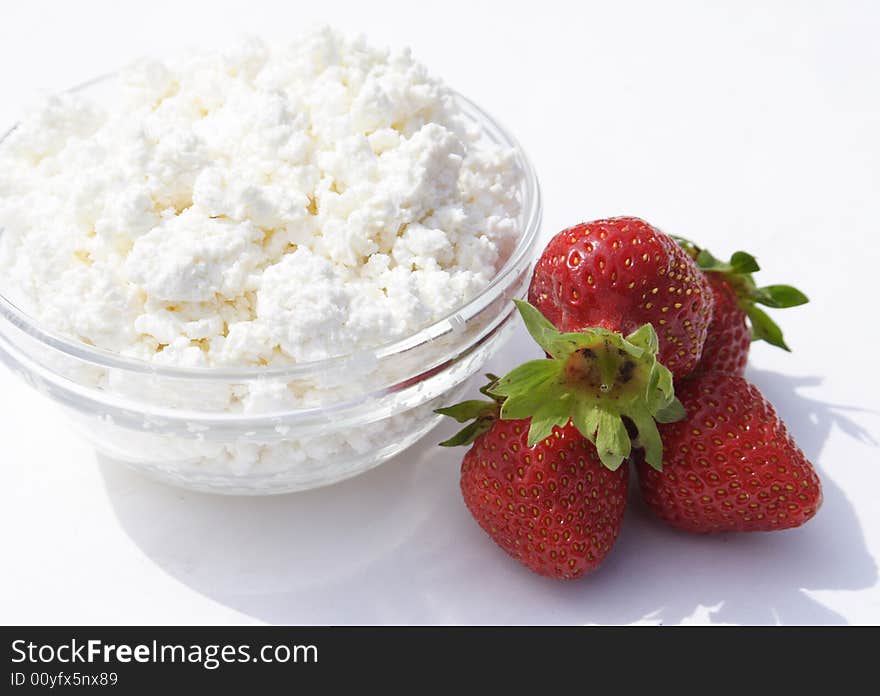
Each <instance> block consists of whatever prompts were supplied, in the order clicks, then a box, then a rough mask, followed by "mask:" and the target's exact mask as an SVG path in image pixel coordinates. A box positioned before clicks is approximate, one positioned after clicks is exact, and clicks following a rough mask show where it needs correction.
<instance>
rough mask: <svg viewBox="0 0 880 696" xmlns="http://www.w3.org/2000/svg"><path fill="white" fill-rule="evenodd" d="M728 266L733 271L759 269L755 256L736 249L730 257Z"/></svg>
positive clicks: (754, 270) (753, 271) (740, 271)
mask: <svg viewBox="0 0 880 696" xmlns="http://www.w3.org/2000/svg"><path fill="white" fill-rule="evenodd" d="M730 268H731V269H732V270H733V272H734V273H757V272H758V271H760V270H761V267H760V266H759V265H758V262H757V260H756V259H755V257H754V256H752V255H751V254H749V253H748V252H745V251H737V252H736V253H735V254H734V255H733V256H731V257H730Z"/></svg>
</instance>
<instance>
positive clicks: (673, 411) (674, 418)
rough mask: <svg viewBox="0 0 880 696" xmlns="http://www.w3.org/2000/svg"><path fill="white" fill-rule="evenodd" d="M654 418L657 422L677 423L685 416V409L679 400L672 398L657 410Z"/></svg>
mask: <svg viewBox="0 0 880 696" xmlns="http://www.w3.org/2000/svg"><path fill="white" fill-rule="evenodd" d="M654 418H655V419H656V421H657V422H658V423H678V421H682V420H684V419H685V418H687V411H686V410H685V408H684V404H682V403H681V401H679V400H678V399H673V400H672V401H670V402H669V404H668V405H667V406H666V407H664V408H662V409H660V410H659V411H657V413H655V414H654Z"/></svg>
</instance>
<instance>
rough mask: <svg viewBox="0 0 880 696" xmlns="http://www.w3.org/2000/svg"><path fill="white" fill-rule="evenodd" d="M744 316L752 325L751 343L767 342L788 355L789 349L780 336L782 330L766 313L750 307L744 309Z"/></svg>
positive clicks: (753, 306)
mask: <svg viewBox="0 0 880 696" xmlns="http://www.w3.org/2000/svg"><path fill="white" fill-rule="evenodd" d="M746 314H747V315H748V317H749V321H750V322H751V325H752V340H753V341H767V343H769V344H770V345H771V346H776V347H777V348H782V350H785V351H788V352H789V353H790V352H791V349H790V348H789V347H788V346H787V345H786V343H785V338H783V336H782V329H780V328H779V326H778V324H777V323H776V322H775V321H773V320H772V319H771V318H770V317H769V316H768V315H767V313H766V312H764V311H763V310H761V309H758V307H756V306H755V305H752V306H751V307H748V308H747V309H746Z"/></svg>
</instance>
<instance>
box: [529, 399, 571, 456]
mask: <svg viewBox="0 0 880 696" xmlns="http://www.w3.org/2000/svg"><path fill="white" fill-rule="evenodd" d="M565 401H567V399H559V400H554V401H545V402H544V403H543V404H542V405H541V406H540V407H539V408H538V410H537V411H536V412H535V415H534V416H532V424H531V426H530V427H529V437H528V445H529V447H534V446H535V445H536V444H538V443H539V442H541V440H546V439H547V438H548V437H550V436H551V435H552V434H553V428H555V427H559V428H563V427H565V426H566V425H568V421H569V420H570V418H571V417H570V415H569V407H568V404H566V403H565Z"/></svg>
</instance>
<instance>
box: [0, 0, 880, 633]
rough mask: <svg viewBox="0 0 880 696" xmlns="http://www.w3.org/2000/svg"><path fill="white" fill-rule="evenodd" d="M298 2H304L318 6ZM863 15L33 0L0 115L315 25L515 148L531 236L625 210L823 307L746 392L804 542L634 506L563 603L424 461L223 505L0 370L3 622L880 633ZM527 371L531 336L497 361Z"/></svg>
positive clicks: (873, 11)
mask: <svg viewBox="0 0 880 696" xmlns="http://www.w3.org/2000/svg"><path fill="white" fill-rule="evenodd" d="M316 8H317V9H316ZM878 8H880V5H878V4H877V3H876V2H870V0H868V1H866V2H827V3H816V2H798V3H794V2H769V1H768V0H760V1H759V2H732V1H731V2H728V3H721V2H694V3H679V2H662V3H660V2H644V3H624V2H615V3H611V2H582V3H581V2H578V3H575V2H566V3H555V2H548V1H547V0H541V1H540V2H532V3H517V2H510V1H508V2H503V3H483V2H476V1H475V0H470V1H468V2H451V1H450V0H444V2H439V3H420V2H398V3H382V2H376V1H371V2H343V1H342V0H335V1H334V2H332V3H309V4H304V3H297V2H281V1H277V2H260V1H258V0H247V1H244V2H238V3H233V2H223V1H220V0H213V1H211V2H204V3H201V2H200V3H195V2H183V1H182V0H175V1H174V2H164V1H160V0H151V1H150V2H138V3H128V2H101V3H99V2H84V1H82V0H79V1H78V2H55V3H46V2H34V1H33V0H31V1H30V2H27V3H23V2H18V3H5V4H4V6H3V19H2V22H0V85H2V88H3V95H4V96H3V99H2V102H0V122H2V123H11V122H12V121H13V120H14V118H15V116H16V113H17V109H18V106H19V105H20V104H21V103H23V102H24V101H25V100H27V99H28V98H29V97H30V95H31V94H32V92H33V90H34V89H60V88H64V87H67V86H70V85H73V84H76V83H78V82H81V81H83V80H85V79H88V78H90V77H92V76H94V75H98V74H101V73H105V72H107V71H108V70H111V69H114V68H116V67H117V66H119V65H120V64H122V63H124V62H126V61H127V60H128V59H130V58H134V57H136V56H138V55H141V54H155V55H161V54H163V53H168V52H173V51H177V50H180V49H181V48H182V47H184V46H190V45H192V46H219V45H222V44H223V43H224V42H226V41H228V40H230V39H232V38H233V37H235V36H237V35H240V34H242V33H254V34H263V35H267V36H270V37H277V38H283V37H287V36H293V35H295V34H296V33H297V32H299V31H301V30H303V29H305V28H308V27H309V26H311V25H313V24H314V23H316V22H330V23H335V24H336V25H338V26H340V27H342V28H343V29H346V30H350V31H354V32H356V31H363V32H365V33H366V34H367V35H368V36H369V37H371V39H372V40H373V41H374V42H375V43H378V44H384V45H395V46H397V45H403V44H409V45H411V46H413V47H414V49H415V52H416V54H417V55H418V56H419V57H420V58H421V59H422V60H423V61H424V62H425V63H426V64H427V65H428V66H429V68H430V69H431V70H432V71H433V72H435V73H436V74H438V75H441V76H443V77H444V78H445V79H446V80H447V81H448V82H449V83H450V84H451V85H453V86H454V87H456V88H457V89H458V90H459V91H461V92H463V93H465V94H467V95H469V96H471V97H472V98H473V99H475V100H476V101H478V102H479V103H481V104H482V105H483V106H484V107H486V108H487V109H488V110H489V111H490V112H491V113H493V114H495V115H496V116H498V118H499V119H500V120H501V121H502V122H504V123H505V124H506V125H507V126H508V127H509V128H510V129H511V130H512V131H513V132H514V133H515V134H516V135H517V136H518V137H519V138H520V140H521V142H522V143H523V144H524V146H525V147H526V149H527V150H528V151H529V153H530V154H531V156H532V158H533V159H534V161H535V164H536V166H537V169H538V173H539V176H540V178H541V181H542V184H543V188H544V193H545V203H546V214H545V225H544V232H545V234H546V235H547V236H549V235H550V234H552V233H554V232H555V231H558V230H559V229H561V228H562V227H565V226H568V225H570V224H574V223H575V222H578V221H581V220H583V219H592V218H597V217H601V216H606V215H614V214H635V215H640V216H642V217H644V218H647V219H648V220H650V221H652V222H654V223H655V224H657V225H660V226H661V227H663V228H664V229H666V230H667V231H669V232H673V233H677V234H680V235H683V236H687V237H692V238H695V239H698V240H701V241H703V242H704V243H705V244H706V245H708V246H710V247H711V248H712V249H713V250H715V251H716V252H717V253H718V254H719V255H720V254H722V253H724V254H727V253H730V252H732V251H734V250H736V249H738V248H746V249H748V250H750V251H753V252H754V253H756V254H757V255H758V256H759V258H760V260H761V262H762V264H763V265H764V267H765V268H766V269H768V270H767V272H766V273H765V274H764V279H765V280H767V281H768V282H793V283H796V284H798V285H800V286H802V287H803V288H804V289H805V290H806V291H807V292H808V294H810V295H811V296H812V298H813V303H812V304H811V305H809V306H808V307H806V308H802V309H796V310H790V311H789V312H787V313H786V314H787V315H783V316H781V317H779V318H780V319H781V321H782V322H783V324H784V326H785V328H786V330H787V337H788V339H789V343H790V344H791V345H792V346H793V347H794V348H795V353H794V354H793V355H791V356H788V355H785V354H783V353H782V352H781V351H774V350H773V349H770V348H764V347H756V349H755V350H754V351H753V361H752V367H751V368H750V373H749V374H750V377H751V379H752V380H753V381H755V382H756V383H757V384H758V385H759V386H760V387H761V389H762V390H764V392H765V393H766V394H767V396H768V397H769V398H770V399H771V400H772V401H774V402H775V404H776V405H777V407H778V409H779V411H780V412H781V414H782V415H783V416H784V418H785V419H786V420H787V421H788V423H789V426H790V428H791V430H792V431H793V432H794V434H795V436H796V438H797V439H798V440H799V442H800V444H801V446H802V447H803V449H804V450H805V451H806V453H807V455H808V456H809V457H810V458H811V459H812V460H813V461H815V462H816V463H817V464H818V466H819V468H820V469H821V474H822V477H823V479H824V482H825V491H826V503H825V507H824V508H823V510H822V513H821V515H820V516H819V517H818V518H817V519H816V520H815V521H814V522H812V523H811V524H810V525H808V526H807V527H806V528H804V529H802V530H797V531H793V532H788V533H783V534H778V535H758V536H725V537H720V538H693V537H689V536H685V535H682V534H678V533H675V532H673V531H670V530H667V529H665V528H662V527H660V526H659V525H657V524H655V523H654V522H653V521H652V520H651V519H650V518H649V516H648V515H647V513H646V511H645V510H643V509H642V507H641V506H640V505H639V504H638V502H637V501H636V500H633V503H632V504H631V506H630V510H629V514H628V518H627V521H626V524H625V527H624V530H623V533H622V536H621V538H620V541H619V543H618V546H617V548H616V549H615V551H614V554H613V556H612V557H611V559H610V560H609V561H608V563H607V565H606V566H605V567H604V568H603V569H602V570H601V571H600V572H599V573H597V574H596V575H594V576H592V577H590V578H588V579H587V580H585V581H583V582H581V583H579V584H574V585H560V584H555V583H553V582H552V581H547V580H543V579H540V578H537V577H534V576H532V575H530V574H529V573H528V572H527V571H525V570H523V569H521V568H520V567H519V566H517V565H516V564H515V563H513V562H511V561H509V560H508V559H507V558H506V557H505V556H504V555H503V553H502V552H501V551H499V550H497V549H496V548H495V547H494V546H493V545H492V543H491V542H490V541H489V540H488V538H486V537H485V536H484V535H483V534H482V532H481V531H480V530H479V529H478V528H477V527H476V525H475V524H474V523H473V522H472V520H471V519H470V517H469V515H468V513H467V511H466V510H465V508H464V506H463V504H462V502H461V500H460V497H459V493H458V490H457V483H458V479H457V465H458V459H459V457H460V456H461V453H460V452H443V451H441V450H439V449H438V448H436V447H434V445H433V443H434V442H435V441H437V440H438V439H439V437H440V436H441V435H446V434H448V432H450V428H446V429H444V430H442V431H440V432H438V433H436V437H434V436H431V437H429V438H428V441H427V442H425V443H424V445H423V446H418V447H416V448H415V449H414V450H412V451H410V452H408V453H406V454H404V455H402V456H400V457H398V458H397V459H396V460H394V461H392V462H391V463H389V464H387V465H385V466H383V467H381V468H380V469H378V470H375V471H373V472H372V473H369V474H367V475H365V476H363V477H361V478H358V479H355V480H352V481H349V482H347V483H344V484H341V485H338V486H335V487H332V488H329V489H325V490H321V491H315V492H310V493H305V494H299V495H293V496H285V497H279V498H273V499H232V498H217V497H210V496H204V495H195V494H191V493H186V492H182V491H178V490H175V489H172V488H166V487H164V486H162V485H159V484H155V483H152V482H150V481H147V480H145V479H143V478H141V477H140V476H139V475H136V474H134V473H131V472H129V471H127V470H121V469H119V468H116V467H115V466H113V465H103V464H101V463H100V462H99V461H97V460H96V457H95V455H94V454H93V452H92V451H91V450H90V449H89V448H88V447H87V446H86V445H84V444H83V442H82V441H81V440H79V439H78V437H77V436H76V435H75V434H74V433H73V432H72V431H71V429H70V428H69V427H68V425H67V424H66V422H65V421H64V420H63V419H62V418H61V417H60V415H59V414H58V413H56V411H55V410H54V408H53V407H52V406H50V405H49V404H48V403H46V402H44V401H43V400H42V397H39V396H37V395H36V394H34V393H32V392H31V391H29V390H28V389H26V388H25V387H24V386H22V385H20V384H18V383H17V382H15V381H13V379H12V378H11V377H10V376H9V375H8V374H7V373H6V372H0V401H2V404H0V443H2V445H0V447H2V449H0V453H2V457H0V464H2V466H3V471H4V475H3V478H2V486H0V552H2V557H3V560H2V572H0V621H2V623H69V622H72V623H252V622H270V623H279V622H280V623H311V622H317V623H360V622H369V623H411V622H416V623H459V622H464V623H496V622H500V623H517V624H519V623H614V624H618V623H630V622H645V623H663V624H675V623H679V622H684V623H703V622H711V623H748V624H753V623H761V624H763V623H777V622H778V623H785V624H801V623H823V624H824V623H834V624H836V623H880V589H878V571H877V559H878V556H880V461H878V449H877V442H876V441H877V439H878V438H880V429H878V425H880V416H878V411H880V401H878V397H877V391H878V387H880V383H878V378H877V370H878V367H877V359H876V351H877V344H878V338H880V335H878V331H877V302H878V296H877V291H876V278H877V274H878V271H880V253H878V242H877V237H876V233H877V228H878V221H880V200H878V192H880V187H878V184H880V90H878V85H877V79H878V78H877V76H878V70H880V42H878V41H877V40H876V37H877V34H878V30H880V9H878ZM533 354H535V351H534V350H533V349H532V348H531V347H530V346H529V344H528V342H527V341H526V339H525V337H524V335H523V334H522V333H520V334H519V335H518V336H517V337H516V338H515V339H514V341H513V343H512V344H511V345H510V346H509V348H508V349H507V350H506V351H505V352H504V353H503V354H502V355H501V356H500V357H499V358H498V359H497V360H496V361H495V364H494V367H495V369H496V370H504V369H506V368H509V367H511V366H513V365H514V363H516V362H517V361H519V360H521V359H523V358H525V357H527V356H530V355H533Z"/></svg>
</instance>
